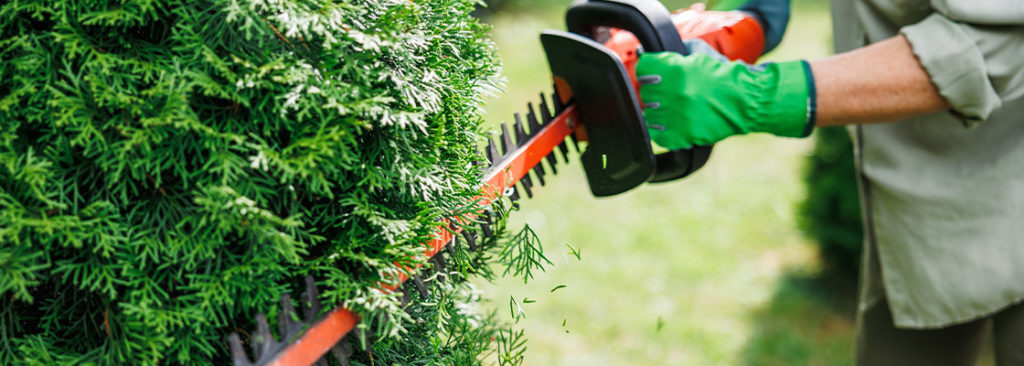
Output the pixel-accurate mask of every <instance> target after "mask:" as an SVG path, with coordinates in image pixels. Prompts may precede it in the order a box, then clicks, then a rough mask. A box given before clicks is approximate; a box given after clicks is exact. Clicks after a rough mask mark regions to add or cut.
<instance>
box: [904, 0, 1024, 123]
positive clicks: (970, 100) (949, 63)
mask: <svg viewBox="0 0 1024 366" xmlns="http://www.w3.org/2000/svg"><path fill="white" fill-rule="evenodd" d="M1021 3H1024V2H1020V1H1017V0H990V1H962V0H960V1H958V0H933V1H932V6H933V7H934V8H935V9H936V13H934V14H932V15H930V16H928V17H927V18H925V19H924V20H922V21H921V22H918V23H916V24H913V25H909V26H906V27H903V29H901V30H900V32H901V33H903V35H905V36H906V37H907V40H908V41H909V42H910V45H911V47H912V48H913V51H914V54H915V55H916V56H917V58H918V60H919V61H920V62H921V66H923V67H924V69H925V71H926V72H927V73H928V75H929V77H930V78H931V80H932V83H933V84H934V85H935V87H936V88H937V89H938V91H939V94H941V95H942V97H943V98H945V99H946V101H947V102H949V104H950V107H951V109H952V112H953V113H954V114H956V115H958V116H959V117H961V119H962V120H963V121H964V124H965V125H966V126H968V127H970V126H973V125H974V124H976V123H978V122H981V121H984V120H986V119H987V118H988V117H989V116H990V115H991V114H992V112H993V111H995V110H997V109H998V108H1000V107H1001V106H1002V105H1003V102H1004V101H1007V100H1012V99H1016V98H1021V97H1024V6H1022V5H1020V4H1021ZM1000 9H1003V10H1004V11H1000Z"/></svg>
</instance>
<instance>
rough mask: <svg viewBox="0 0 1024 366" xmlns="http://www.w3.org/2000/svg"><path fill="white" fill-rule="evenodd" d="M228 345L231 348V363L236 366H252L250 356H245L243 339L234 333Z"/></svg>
mask: <svg viewBox="0 0 1024 366" xmlns="http://www.w3.org/2000/svg"><path fill="white" fill-rule="evenodd" d="M228 345H229V346H230V347H231V363H232V364H234V366H252V362H251V361H249V356H248V355H246V354H245V348H243V347H242V339H241V338H239V337H238V333H234V332H232V333H231V334H230V335H228Z"/></svg>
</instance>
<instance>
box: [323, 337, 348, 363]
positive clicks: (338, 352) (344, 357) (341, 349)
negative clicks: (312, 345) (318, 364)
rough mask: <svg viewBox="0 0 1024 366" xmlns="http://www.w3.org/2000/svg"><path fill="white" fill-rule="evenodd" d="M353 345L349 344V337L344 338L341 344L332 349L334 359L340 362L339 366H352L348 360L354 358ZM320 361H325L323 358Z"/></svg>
mask: <svg viewBox="0 0 1024 366" xmlns="http://www.w3.org/2000/svg"><path fill="white" fill-rule="evenodd" d="M352 353H353V352H352V344H350V343H349V342H348V337H345V338H342V339H341V342H338V344H336V345H334V347H331V354H332V355H334V359H335V360H338V364H340V365H341V366H350V365H351V364H350V363H349V362H348V358H349V357H352ZM320 360H324V359H323V358H321V359H320Z"/></svg>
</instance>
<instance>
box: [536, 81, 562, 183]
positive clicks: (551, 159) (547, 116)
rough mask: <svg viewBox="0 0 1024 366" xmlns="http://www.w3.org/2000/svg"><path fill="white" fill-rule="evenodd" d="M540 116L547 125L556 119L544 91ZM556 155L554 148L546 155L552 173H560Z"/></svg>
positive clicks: (541, 97) (541, 96) (541, 98)
mask: <svg viewBox="0 0 1024 366" xmlns="http://www.w3.org/2000/svg"><path fill="white" fill-rule="evenodd" d="M540 118H541V124H542V125H544V126H547V125H548V124H550V123H551V121H552V120H554V119H555V116H554V115H552V114H551V109H550V108H548V98H547V97H546V96H545V95H544V93H540ZM531 128H532V127H531ZM555 155H557V154H555V150H552V151H551V153H550V154H548V156H546V157H545V158H547V159H548V166H549V167H551V174H558V167H557V165H558V157H557V156H555Z"/></svg>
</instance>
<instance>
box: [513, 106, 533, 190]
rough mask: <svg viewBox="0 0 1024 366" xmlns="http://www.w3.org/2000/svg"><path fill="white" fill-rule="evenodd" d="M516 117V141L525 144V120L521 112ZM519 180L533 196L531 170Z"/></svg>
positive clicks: (514, 129)
mask: <svg viewBox="0 0 1024 366" xmlns="http://www.w3.org/2000/svg"><path fill="white" fill-rule="evenodd" d="M515 119H516V122H515V123H513V124H512V131H513V132H514V133H515V134H516V142H517V143H518V144H519V145H523V144H525V143H526V139H527V137H526V131H524V130H523V122H522V118H521V117H520V116H519V113H516V114H515ZM519 182H520V183H522V185H523V190H524V191H526V196H527V197H530V198H533V192H531V191H530V189H531V188H533V179H531V178H530V172H529V171H527V172H526V174H524V175H523V177H522V178H520V179H519Z"/></svg>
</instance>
